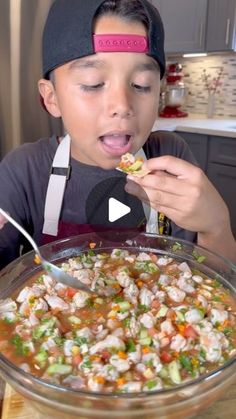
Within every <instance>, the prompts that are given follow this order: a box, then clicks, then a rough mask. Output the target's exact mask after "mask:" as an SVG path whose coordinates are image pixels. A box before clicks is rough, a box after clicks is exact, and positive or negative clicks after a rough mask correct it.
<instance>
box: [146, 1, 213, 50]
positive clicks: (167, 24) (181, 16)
mask: <svg viewBox="0 0 236 419" xmlns="http://www.w3.org/2000/svg"><path fill="white" fill-rule="evenodd" d="M151 3H153V4H154V5H155V6H156V7H157V9H158V10H159V12H160V15H161V17H162V20H163V23H164V28H165V51H166V53H170V54H171V53H188V52H203V51H204V50H205V31H206V18H207V0H151Z"/></svg>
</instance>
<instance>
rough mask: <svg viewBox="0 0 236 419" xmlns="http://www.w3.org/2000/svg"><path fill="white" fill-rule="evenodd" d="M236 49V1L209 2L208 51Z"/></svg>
mask: <svg viewBox="0 0 236 419" xmlns="http://www.w3.org/2000/svg"><path fill="white" fill-rule="evenodd" d="M235 49H236V0H208V17H207V31H206V51H209V52H214V51H230V50H235Z"/></svg>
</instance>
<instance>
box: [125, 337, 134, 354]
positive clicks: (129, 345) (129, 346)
mask: <svg viewBox="0 0 236 419" xmlns="http://www.w3.org/2000/svg"><path fill="white" fill-rule="evenodd" d="M126 350H127V352H135V351H136V346H135V343H134V341H133V339H129V340H128V342H127V343H126Z"/></svg>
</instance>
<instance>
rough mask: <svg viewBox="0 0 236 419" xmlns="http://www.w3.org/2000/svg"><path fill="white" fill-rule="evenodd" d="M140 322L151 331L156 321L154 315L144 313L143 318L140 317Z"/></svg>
mask: <svg viewBox="0 0 236 419" xmlns="http://www.w3.org/2000/svg"><path fill="white" fill-rule="evenodd" d="M139 321H140V323H142V324H143V326H145V327H146V328H147V329H151V328H152V327H153V326H154V324H155V319H154V317H153V315H152V313H144V314H143V315H142V316H140V317H139Z"/></svg>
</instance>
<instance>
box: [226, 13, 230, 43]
mask: <svg viewBox="0 0 236 419" xmlns="http://www.w3.org/2000/svg"><path fill="white" fill-rule="evenodd" d="M229 29H230V19H229V18H228V19H227V23H226V33H225V45H228V43H229Z"/></svg>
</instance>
